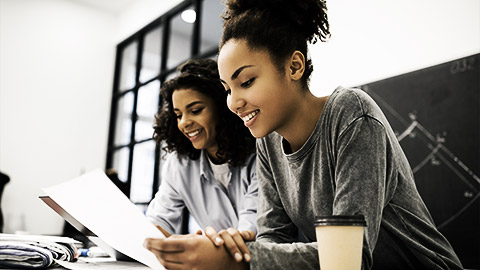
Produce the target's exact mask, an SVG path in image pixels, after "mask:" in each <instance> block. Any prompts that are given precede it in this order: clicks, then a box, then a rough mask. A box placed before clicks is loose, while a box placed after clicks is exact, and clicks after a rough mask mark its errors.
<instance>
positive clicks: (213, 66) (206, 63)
mask: <svg viewBox="0 0 480 270" xmlns="http://www.w3.org/2000/svg"><path fill="white" fill-rule="evenodd" d="M178 71H180V74H181V75H183V76H186V75H194V76H201V77H207V78H208V79H212V80H215V79H219V78H220V76H219V75H218V67H217V62H215V60H212V59H192V60H188V61H187V62H186V63H185V64H183V65H181V66H179V67H178Z"/></svg>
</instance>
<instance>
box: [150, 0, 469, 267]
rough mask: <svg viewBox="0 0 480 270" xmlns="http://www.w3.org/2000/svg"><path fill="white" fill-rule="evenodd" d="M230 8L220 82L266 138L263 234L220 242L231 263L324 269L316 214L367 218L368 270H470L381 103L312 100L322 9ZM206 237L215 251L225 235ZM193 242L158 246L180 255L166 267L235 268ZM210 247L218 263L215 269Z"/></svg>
mask: <svg viewBox="0 0 480 270" xmlns="http://www.w3.org/2000/svg"><path fill="white" fill-rule="evenodd" d="M226 7H227V8H226V11H225V13H224V15H223V18H224V31H223V36H222V39H221V41H220V51H219V56H218V65H219V73H220V79H221V81H222V83H223V86H224V87H225V90H226V92H227V93H228V97H227V104H228V106H229V108H230V110H231V111H232V112H234V113H235V114H237V115H238V116H239V117H240V118H241V119H242V120H243V122H244V125H245V126H247V127H248V128H249V129H250V132H251V133H252V134H253V136H254V137H256V138H258V140H257V173H258V177H259V202H258V212H257V229H258V234H257V238H256V241H251V242H248V240H251V239H249V238H247V237H244V236H243V235H241V234H239V233H238V232H235V231H229V232H230V233H231V238H228V237H227V236H225V235H223V236H222V238H223V239H224V240H225V242H224V243H223V246H224V247H227V249H228V252H229V253H230V254H235V253H236V252H238V251H237V250H242V251H243V250H244V249H245V248H247V249H248V252H249V253H248V254H249V255H250V256H251V257H250V256H249V257H250V258H249V259H250V260H249V259H247V258H245V260H244V262H242V263H241V264H236V265H235V264H233V266H235V267H239V268H241V267H244V268H248V267H250V268H252V269H319V261H318V252H317V243H316V242H315V241H316V236H315V228H314V220H315V217H316V216H327V215H363V216H364V217H365V220H366V222H367V227H366V229H365V235H364V241H363V252H362V269H462V266H461V263H460V261H459V259H458V257H457V256H456V254H455V252H454V251H453V249H452V247H451V245H450V244H449V242H448V241H447V239H446V238H445V237H444V236H443V235H442V234H441V233H440V232H439V231H438V230H437V229H436V227H435V225H434V223H433V220H432V218H431V216H430V214H429V212H428V210H427V208H426V206H425V204H424V203H423V201H422V199H421V197H420V195H419V193H418V191H417V189H416V186H415V182H414V176H413V173H412V170H411V168H410V166H409V163H408V160H407V158H406V156H405V155H404V153H403V150H402V149H401V147H400V144H399V142H398V140H397V138H396V136H395V134H394V132H393V130H392V128H391V127H390V125H389V123H388V121H387V119H386V118H385V116H384V114H383V113H382V111H381V110H380V108H379V107H378V106H377V104H375V102H374V101H373V100H372V99H371V98H370V97H369V96H368V95H367V94H366V93H365V92H363V91H362V90H360V89H348V88H344V87H338V88H337V89H335V90H334V91H333V93H332V94H331V95H330V96H327V97H315V96H314V95H313V94H312V93H311V92H310V89H309V84H308V82H309V78H310V75H311V73H312V70H313V67H312V62H311V60H310V59H309V56H308V51H307V50H308V47H307V44H308V43H309V42H316V41H325V40H326V39H328V37H329V36H330V31H329V23H328V19H327V7H326V3H325V1H319V0H302V1H297V0H261V1H257V0H228V1H227V2H226ZM320 64H321V63H320ZM346 64H347V63H346ZM207 237H208V238H209V239H211V241H213V242H214V243H215V241H214V239H216V237H217V234H207ZM239 238H243V239H244V240H245V241H247V242H246V244H245V243H244V241H241V240H238V239H239ZM193 239H194V237H186V238H185V239H183V240H182V241H179V242H170V241H163V242H161V243H159V246H161V248H163V249H170V250H176V251H177V252H178V253H177V254H176V255H175V256H158V257H159V259H160V260H161V261H162V260H163V261H165V260H168V261H169V262H173V261H175V262H180V261H182V259H185V258H188V256H187V254H192V253H190V252H193V254H195V251H196V248H195V246H197V245H198V246H200V245H202V246H204V247H205V248H203V249H202V251H203V252H204V253H203V254H199V257H200V258H201V260H203V261H202V262H200V261H199V260H200V259H199V260H189V259H186V260H185V261H184V264H182V266H187V267H186V268H188V267H199V266H205V267H212V266H216V267H217V268H215V267H214V268H211V269H222V267H225V266H228V267H231V266H232V264H231V261H228V260H227V259H226V255H225V253H226V252H227V251H222V248H221V247H220V245H216V249H212V248H211V247H210V248H207V247H208V245H207V244H201V243H204V240H203V239H201V238H196V240H195V241H193ZM192 243H195V244H192ZM175 245H180V246H181V248H179V247H178V246H176V249H175V248H174V246H175ZM212 250H213V251H215V250H216V251H217V252H216V253H215V256H217V257H216V258H217V259H215V263H216V264H213V263H212V262H210V261H208V259H211V258H212V257H211V256H212V254H214V252H213V251H212ZM242 253H246V252H242ZM206 262H208V263H206ZM178 269H182V268H181V267H179V268H178ZM198 269H206V268H202V267H199V268H198ZM223 269H225V268H223Z"/></svg>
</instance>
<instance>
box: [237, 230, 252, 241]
mask: <svg viewBox="0 0 480 270" xmlns="http://www.w3.org/2000/svg"><path fill="white" fill-rule="evenodd" d="M240 234H241V235H242V238H243V240H245V241H254V240H255V232H253V231H240Z"/></svg>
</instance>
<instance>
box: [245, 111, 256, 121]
mask: <svg viewBox="0 0 480 270" xmlns="http://www.w3.org/2000/svg"><path fill="white" fill-rule="evenodd" d="M257 114H258V110H256V111H254V112H251V113H249V114H247V115H245V116H244V117H243V118H242V120H243V121H245V122H248V121H250V119H252V118H253V117H255V115H257Z"/></svg>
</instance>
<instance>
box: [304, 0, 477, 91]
mask: <svg viewBox="0 0 480 270" xmlns="http://www.w3.org/2000/svg"><path fill="white" fill-rule="evenodd" d="M327 6H328V16H329V22H330V30H331V33H332V36H331V39H330V41H329V42H327V43H321V42H317V43H316V44H315V45H313V46H311V47H310V53H311V56H312V59H313V65H314V72H313V74H312V80H311V87H310V88H311V90H312V92H313V93H314V94H315V95H317V96H324V95H328V94H330V93H331V92H332V91H333V90H334V89H335V88H336V87H337V86H338V85H342V86H356V85H361V84H364V83H369V82H373V81H377V80H381V79H384V78H388V77H391V76H395V75H399V74H403V73H406V72H410V71H414V70H417V69H421V68H425V67H429V66H433V65H436V64H440V63H443V62H448V61H450V60H454V59H457V58H461V57H464V56H468V55H472V54H476V53H480V1H478V0H455V1H449V0H419V1H418V0H402V1H392V0H365V1H352V0H330V1H327Z"/></svg>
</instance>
